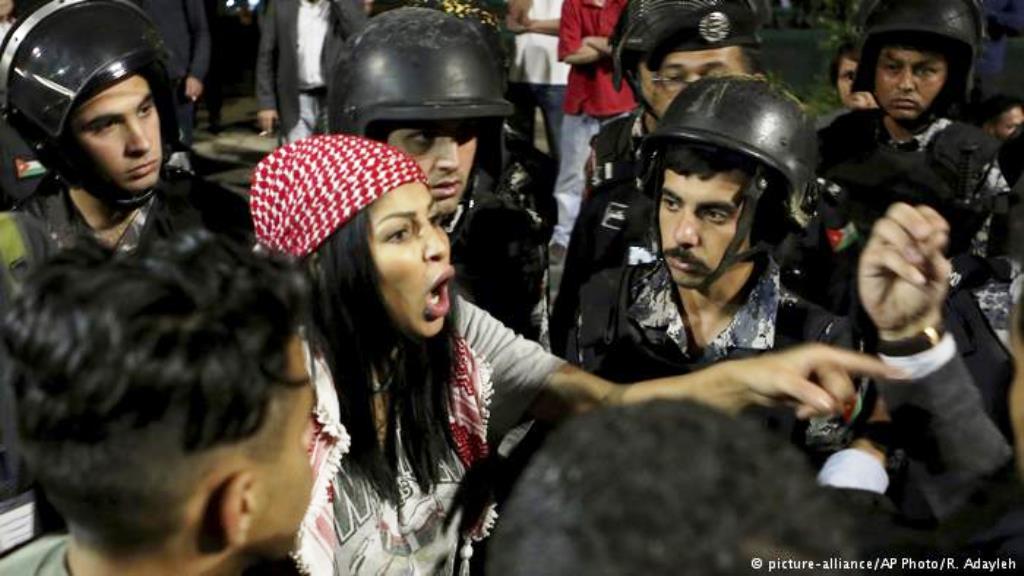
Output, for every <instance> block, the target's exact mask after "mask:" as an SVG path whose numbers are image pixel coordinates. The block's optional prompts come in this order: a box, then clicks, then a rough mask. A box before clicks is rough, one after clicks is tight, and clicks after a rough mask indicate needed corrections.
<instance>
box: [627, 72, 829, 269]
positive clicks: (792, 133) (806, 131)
mask: <svg viewBox="0 0 1024 576" xmlns="http://www.w3.org/2000/svg"><path fill="white" fill-rule="evenodd" d="M679 145H682V146H688V147H697V148H704V149H710V150H712V151H718V152H720V153H723V154H733V155H738V156H741V157H745V158H747V159H749V160H751V161H752V162H753V164H754V165H756V166H757V169H756V171H755V174H754V176H753V178H751V180H750V182H749V183H748V184H747V186H746V187H745V189H744V190H743V191H742V200H743V207H742V209H741V212H740V215H739V220H738V223H737V228H736V236H735V237H734V238H733V240H732V242H731V243H730V244H729V246H728V248H727V250H726V252H725V255H724V256H723V258H722V262H721V263H720V264H719V266H718V268H717V269H715V270H714V271H713V272H712V273H711V274H710V275H709V276H708V277H707V278H706V279H705V281H704V283H703V285H702V288H706V287H709V286H711V284H713V283H714V282H715V281H716V280H718V278H719V277H720V276H721V275H722V274H723V273H724V272H725V271H726V270H728V269H729V268H730V267H731V266H732V265H733V264H735V263H737V262H741V261H744V260H748V259H749V258H751V257H752V256H753V255H755V254H757V253H759V252H763V251H766V250H767V249H768V247H769V245H770V244H771V243H774V242H777V241H778V240H779V239H780V237H778V236H777V237H775V238H773V239H771V240H766V238H756V237H753V238H752V241H753V242H756V243H757V244H756V245H755V246H754V247H753V248H751V249H750V250H748V251H745V252H743V253H740V252H739V247H740V244H741V243H742V241H743V238H744V237H745V236H746V235H747V233H748V232H750V231H751V230H759V229H761V228H762V226H758V225H757V224H762V225H766V226H764V228H763V229H764V230H773V231H774V232H775V233H781V231H783V230H784V229H785V227H786V222H785V221H784V220H783V221H779V219H778V217H773V216H771V215H772V214H776V215H782V216H784V217H785V218H789V219H792V220H793V221H795V222H797V223H804V222H805V221H806V220H807V219H808V211H809V210H808V208H809V207H811V206H813V204H814V201H815V193H814V192H813V190H814V189H815V184H814V182H815V177H814V169H815V166H816V165H817V155H818V152H817V150H818V149H817V134H816V132H815V128H814V123H813V122H812V121H811V120H810V118H809V117H808V116H807V115H806V114H805V113H804V112H803V109H802V107H801V105H800V103H799V102H798V101H797V100H796V99H795V98H794V97H792V96H790V95H788V94H786V93H784V92H782V91H781V90H779V89H777V88H774V87H772V86H771V85H770V84H768V82H766V81H764V80H761V79H758V78H754V77H750V76H731V77H718V78H702V79H700V80H698V81H697V82H694V83H693V84H691V85H690V86H689V87H688V88H687V89H686V90H685V91H683V93H681V94H680V95H679V96H678V97H676V99H675V100H674V101H673V102H672V104H671V105H670V106H669V108H668V110H667V111H666V112H665V116H664V117H663V118H662V119H661V121H660V122H659V124H658V128H657V129H656V130H655V131H654V132H653V133H652V134H651V135H650V136H648V137H647V138H646V139H645V140H644V143H643V156H644V158H645V162H646V166H645V170H644V173H645V182H644V185H645V187H646V188H647V189H648V191H649V192H650V193H651V195H652V196H653V197H657V195H658V194H660V191H661V186H662V183H663V178H664V169H665V163H664V157H665V154H666V150H667V149H668V148H669V147H670V146H679ZM758 214H760V216H757V215H758ZM755 218H756V221H755ZM752 236H753V235H752ZM659 240H660V239H659ZM659 246H660V242H659Z"/></svg>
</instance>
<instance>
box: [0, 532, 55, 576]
mask: <svg viewBox="0 0 1024 576" xmlns="http://www.w3.org/2000/svg"><path fill="white" fill-rule="evenodd" d="M67 547H68V537H67V536H47V537H45V538H40V539H38V540H36V541H34V542H32V543H30V544H27V545H25V546H23V547H21V548H19V549H18V550H16V551H14V552H13V553H11V554H9V555H7V556H5V557H3V558H0V573H2V574H4V576H68V571H67V569H66V568H65V563H64V556H65V554H66V553H67Z"/></svg>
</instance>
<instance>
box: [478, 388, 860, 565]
mask: <svg viewBox="0 0 1024 576" xmlns="http://www.w3.org/2000/svg"><path fill="white" fill-rule="evenodd" d="M845 536H846V524H845V523H844V522H843V520H842V518H840V517H839V515H838V514H837V510H836V509H834V508H833V505H832V503H831V500H830V499H829V496H828V494H827V493H825V492H823V491H821V490H820V489H819V488H818V486H817V485H816V484H815V481H814V476H813V474H812V473H811V470H810V467H809V465H808V464H807V462H806V461H805V459H804V457H803V456H802V455H801V454H799V453H798V452H797V451H796V450H795V449H794V448H793V447H791V446H788V445H785V444H783V443H782V442H781V441H780V440H778V439H777V438H775V437H773V436H771V435H770V434H767V433H766V432H765V431H764V430H763V429H761V428H760V427H759V426H758V425H757V424H756V423H754V422H753V421H748V420H742V419H734V418H731V417H729V416H727V415H725V414H722V413H719V412H716V411H714V410H712V409H710V408H706V407H703V406H699V405H696V404H689V403H670V402H657V403H648V404H644V405H635V406H628V407H619V408H614V409H608V410H604V411H600V412H595V413H591V414H587V415H585V416H582V417H579V418H577V419H575V420H573V421H570V422H568V423H567V424H565V425H564V426H562V427H561V428H560V429H559V430H558V431H557V432H556V433H555V434H554V435H553V436H552V437H551V438H550V439H549V441H548V442H547V443H546V444H545V446H544V447H543V448H542V449H541V451H540V452H539V453H538V454H537V455H536V456H535V457H534V459H533V460H532V461H531V463H530V465H529V466H528V468H527V469H526V471H525V472H524V474H523V475H522V477H521V478H520V479H519V482H518V484H517V485H516V487H515V488H514V489H513V492H512V495H511V497H510V499H509V501H508V503H507V505H506V506H505V509H504V511H503V513H502V517H501V522H499V524H498V527H497V532H496V533H495V537H494V542H493V544H492V545H491V547H490V549H489V550H490V554H489V558H488V560H489V562H488V569H489V572H488V573H489V574H493V575H494V576H520V575H522V576H526V575H530V576H546V575H555V574H587V575H588V576H600V575H612V574H702V575H723V576H724V575H733V574H742V573H746V572H747V571H749V570H750V566H751V562H752V561H753V559H754V558H760V559H762V560H763V561H764V563H765V564H764V566H765V568H767V567H768V561H769V560H777V559H783V560H786V559H794V560H801V559H804V560H821V559H825V558H829V557H832V556H845V557H852V555H853V551H852V550H851V547H850V545H849V543H848V541H847V539H846V537H845Z"/></svg>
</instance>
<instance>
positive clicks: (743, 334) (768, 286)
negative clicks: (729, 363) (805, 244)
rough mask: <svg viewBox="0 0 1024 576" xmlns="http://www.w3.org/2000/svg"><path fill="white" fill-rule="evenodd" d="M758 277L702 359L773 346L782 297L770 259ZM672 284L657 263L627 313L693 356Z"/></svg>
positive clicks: (643, 280) (776, 273) (775, 265)
mask: <svg viewBox="0 0 1024 576" xmlns="http://www.w3.org/2000/svg"><path fill="white" fill-rule="evenodd" d="M757 270H758V272H755V274H758V276H757V277H756V279H752V280H751V281H753V282H755V285H754V287H753V289H752V290H750V292H749V294H748V295H747V298H746V301H745V302H744V303H743V305H742V306H740V308H739V310H738V311H737V312H736V315H735V316H733V319H732V322H730V323H729V326H728V327H727V328H726V329H725V330H723V331H722V333H721V334H719V335H718V336H716V337H715V338H714V339H713V340H712V341H711V342H709V343H708V345H707V347H706V348H705V349H704V350H703V351H702V353H701V359H702V360H707V361H711V360H717V359H720V358H724V357H726V356H727V355H729V353H730V352H732V351H733V350H736V349H746V350H761V351H763V350H770V349H772V348H773V347H774V346H775V319H776V317H777V315H778V309H779V303H780V302H781V300H782V298H783V297H784V296H785V294H784V291H783V289H782V287H781V284H780V280H779V267H778V265H777V264H776V263H775V261H774V260H772V259H771V258H770V257H769V258H768V259H767V261H766V263H765V264H764V265H763V266H759V267H758V268H757ZM675 290H676V285H675V283H674V282H673V281H672V276H671V274H670V273H669V271H668V268H666V267H665V264H664V262H663V261H661V260H659V261H658V263H657V264H655V265H654V267H653V268H652V269H651V270H650V271H649V272H647V273H646V274H645V276H644V277H643V278H641V282H640V288H639V291H638V292H637V293H636V296H635V297H634V298H632V301H633V304H632V305H631V306H630V307H629V310H628V311H627V314H628V315H629V317H630V318H631V319H632V320H634V321H635V322H636V323H637V324H639V325H640V326H641V327H643V328H644V329H647V330H652V331H655V332H662V333H664V334H665V336H666V337H667V338H668V339H669V340H671V341H672V342H674V343H675V344H676V345H677V346H678V347H679V350H680V351H681V352H682V353H683V354H684V355H687V356H694V355H695V354H696V352H695V351H693V350H691V346H690V343H689V339H688V337H687V333H686V326H685V324H684V322H683V317H682V314H681V313H680V311H679V307H678V306H677V305H676V298H675V295H674V294H675Z"/></svg>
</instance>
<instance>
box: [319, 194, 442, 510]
mask: <svg viewBox="0 0 1024 576" xmlns="http://www.w3.org/2000/svg"><path fill="white" fill-rule="evenodd" d="M311 273H312V276H313V318H314V320H313V327H314V330H313V334H312V336H313V341H314V344H315V345H316V347H317V350H318V352H320V353H321V354H323V357H324V359H325V360H326V362H327V366H328V367H329V368H330V370H331V375H332V376H333V378H334V385H335V388H336V389H337V390H338V399H339V404H340V407H341V422H342V424H344V425H345V427H346V428H347V429H348V432H349V434H350V436H351V437H352V448H351V451H350V453H349V456H348V458H349V461H350V462H351V463H352V464H353V465H354V467H355V468H356V469H357V470H359V471H360V472H361V473H362V474H364V475H365V477H366V478H367V479H368V481H369V482H370V484H371V485H372V486H373V487H374V489H375V490H376V491H377V492H378V493H379V494H380V495H381V496H382V497H384V498H385V499H387V500H389V501H391V502H397V501H398V482H397V479H398V459H399V454H398V442H397V440H398V437H397V433H398V432H399V430H400V431H401V447H402V451H403V452H404V454H405V456H406V458H407V459H408V462H409V464H410V466H411V467H412V472H413V475H414V476H415V478H416V482H417V483H418V484H419V486H420V489H421V490H424V491H427V490H429V488H430V487H431V486H433V485H434V484H436V483H437V481H438V475H439V466H438V464H439V462H441V461H443V460H444V459H446V458H449V457H450V455H451V454H452V451H453V450H454V446H455V445H454V441H453V440H452V437H451V432H450V430H449V427H448V387H449V386H450V380H451V376H452V366H453V357H452V356H453V352H452V349H453V346H452V338H453V334H454V328H453V326H454V323H453V322H454V315H455V306H454V304H455V301H454V298H453V299H452V304H453V306H452V312H450V313H449V315H448V317H447V318H446V319H445V323H444V328H443V329H442V331H441V333H440V334H438V335H437V336H435V337H433V338H427V339H421V338H415V337H412V336H409V335H407V334H405V333H403V332H402V331H401V330H400V329H399V328H398V326H397V325H396V324H395V322H394V320H393V319H392V318H391V316H390V314H389V313H388V311H387V308H386V306H385V304H384V299H383V296H382V295H381V292H380V288H379V285H380V275H379V274H378V273H377V268H376V266H375V264H374V262H373V256H372V254H371V252H370V222H369V217H368V216H367V211H363V212H361V213H359V214H358V215H356V217H355V218H353V219H352V220H351V221H350V222H348V223H347V224H346V225H345V226H343V227H342V228H341V229H339V230H338V231H337V232H335V233H334V235H333V236H331V237H330V238H328V239H327V241H326V242H325V243H324V244H323V245H322V246H321V247H320V249H319V250H318V251H317V254H316V258H315V260H314V261H313V262H312V263H311ZM375 382H377V383H378V385H379V386H382V387H386V393H387V394H388V395H389V397H388V398H389V402H388V412H387V424H388V428H387V435H386V438H385V441H384V445H383V446H381V444H380V442H379V440H378V436H377V428H376V426H375V421H374V395H375V393H374V389H373V387H374V383H375Z"/></svg>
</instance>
